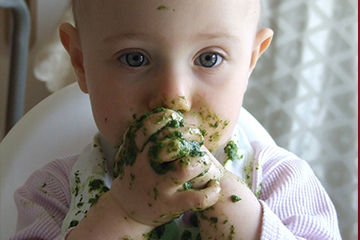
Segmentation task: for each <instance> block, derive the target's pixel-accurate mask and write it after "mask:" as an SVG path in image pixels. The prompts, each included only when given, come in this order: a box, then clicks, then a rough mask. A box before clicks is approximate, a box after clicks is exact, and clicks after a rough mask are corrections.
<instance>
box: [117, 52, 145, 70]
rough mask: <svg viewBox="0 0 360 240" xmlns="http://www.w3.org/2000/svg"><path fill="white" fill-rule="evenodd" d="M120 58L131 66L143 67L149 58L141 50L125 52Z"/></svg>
mask: <svg viewBox="0 0 360 240" xmlns="http://www.w3.org/2000/svg"><path fill="white" fill-rule="evenodd" d="M118 60H119V61H120V62H121V63H123V64H125V65H128V66H130V67H141V66H143V65H145V64H147V62H148V60H147V58H146V56H145V55H144V54H142V53H141V52H130V53H125V54H123V55H121V56H120V57H118Z"/></svg>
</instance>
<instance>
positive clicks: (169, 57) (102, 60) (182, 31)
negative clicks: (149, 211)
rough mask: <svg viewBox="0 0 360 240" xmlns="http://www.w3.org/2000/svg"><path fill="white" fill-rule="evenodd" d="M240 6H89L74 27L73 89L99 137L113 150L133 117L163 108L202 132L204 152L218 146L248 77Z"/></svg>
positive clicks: (251, 31)
mask: <svg viewBox="0 0 360 240" xmlns="http://www.w3.org/2000/svg"><path fill="white" fill-rule="evenodd" d="M95 2H97V3H95ZM247 2H248V1H239V0H226V1H225V0H206V1H204V0H182V1H176V0H168V1H164V0H146V1H144V0H121V1H119V0H106V1H92V3H91V4H90V5H92V6H89V7H88V8H89V9H88V11H90V13H91V15H92V16H89V17H88V19H86V20H85V21H84V20H83V22H82V23H80V39H81V51H82V55H83V67H84V74H85V75H84V79H80V84H82V85H83V89H86V90H85V91H87V92H88V93H89V95H90V100H91V105H92V110H93V115H94V118H95V121H96V124H97V126H98V128H99V130H100V131H101V133H102V134H103V135H104V137H105V138H106V139H107V140H108V141H110V142H111V143H112V144H114V145H117V144H119V141H120V139H121V137H122V135H123V134H124V132H125V130H126V128H127V127H128V126H129V124H130V122H131V121H132V120H133V116H137V117H139V116H140V115H141V114H143V113H145V112H148V111H150V110H152V109H154V108H156V107H167V108H172V109H176V110H181V111H182V112H183V113H184V117H185V123H186V122H188V123H189V122H191V123H194V124H196V125H197V126H198V127H199V128H201V129H202V130H205V131H206V132H207V133H206V136H205V139H206V140H205V145H206V146H207V147H208V148H209V149H210V150H214V149H215V148H216V147H217V146H219V145H221V144H224V143H225V142H226V141H227V140H228V139H229V137H230V134H231V132H232V130H233V128H234V126H235V124H236V121H237V119H238V116H239V111H240V109H241V105H242V99H243V95H244V92H245V90H246V87H247V81H248V77H249V75H250V73H251V70H252V68H251V67H250V62H251V56H252V50H253V42H254V37H255V29H256V26H255V25H256V21H255V19H254V18H253V17H252V16H251V14H252V13H251V12H250V13H249V8H248V6H247V4H248V3H247Z"/></svg>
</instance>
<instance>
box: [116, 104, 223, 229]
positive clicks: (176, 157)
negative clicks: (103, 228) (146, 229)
mask: <svg viewBox="0 0 360 240" xmlns="http://www.w3.org/2000/svg"><path fill="white" fill-rule="evenodd" d="M203 141H204V139H203V136H202V134H201V132H200V131H199V130H198V129H197V128H195V127H191V126H185V125H184V123H183V118H182V115H181V113H179V112H176V111H173V110H169V109H157V110H154V111H153V112H151V113H149V114H146V115H144V116H143V117H141V118H140V119H138V120H136V121H135V122H134V124H132V125H131V126H130V127H129V129H128V131H127V133H126V134H125V137H124V141H123V144H122V145H121V147H120V149H119V151H118V153H117V156H116V159H115V161H116V164H115V166H116V167H115V173H116V175H117V176H118V177H117V179H116V180H115V181H114V182H113V184H112V187H111V190H110V192H111V193H112V194H113V196H114V197H115V199H117V200H118V202H119V204H120V205H121V207H122V208H123V210H124V211H125V212H126V213H127V215H128V216H129V217H130V218H132V219H134V220H135V221H137V222H140V223H143V224H146V225H149V226H159V225H161V224H164V223H166V222H169V221H170V220H172V219H174V218H176V217H178V216H179V215H181V214H182V213H184V212H185V211H191V210H192V211H195V210H202V209H205V208H208V207H210V206H212V205H214V204H215V203H216V202H217V200H218V198H219V194H220V190H221V189H220V185H219V181H218V180H219V179H220V178H221V177H222V174H223V168H222V166H221V165H220V164H219V163H217V162H216V160H214V159H213V158H212V157H210V156H211V155H210V154H208V152H207V150H206V148H205V147H202V148H201V146H202V144H203Z"/></svg>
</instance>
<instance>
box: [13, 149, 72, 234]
mask: <svg viewBox="0 0 360 240" xmlns="http://www.w3.org/2000/svg"><path fill="white" fill-rule="evenodd" d="M76 159H77V156H73V157H69V158H65V159H61V160H55V161H53V162H50V163H49V164H47V165H45V166H44V167H43V168H41V169H39V170H37V171H35V172H34V173H33V174H32V175H31V176H30V177H29V179H28V180H27V181H26V183H25V184H24V185H23V186H22V187H20V188H19V189H17V190H16V192H15V194H14V200H15V203H16V206H17V209H18V220H17V226H16V229H17V230H16V234H15V235H14V236H13V237H11V238H10V240H20V239H44V240H47V239H49V240H50V239H51V240H53V239H57V240H60V239H65V236H63V235H61V233H60V232H61V231H60V230H61V225H62V222H63V219H64V218H65V216H66V214H67V212H68V209H69V205H70V201H71V200H70V198H71V195H70V187H69V180H68V179H69V173H70V170H71V167H72V165H73V163H74V162H75V161H76Z"/></svg>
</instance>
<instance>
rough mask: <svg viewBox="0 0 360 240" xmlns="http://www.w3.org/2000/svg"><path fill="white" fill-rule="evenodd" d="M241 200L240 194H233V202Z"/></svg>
mask: <svg viewBox="0 0 360 240" xmlns="http://www.w3.org/2000/svg"><path fill="white" fill-rule="evenodd" d="M240 200H241V198H240V197H238V196H236V195H231V201H232V202H238V201H240Z"/></svg>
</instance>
